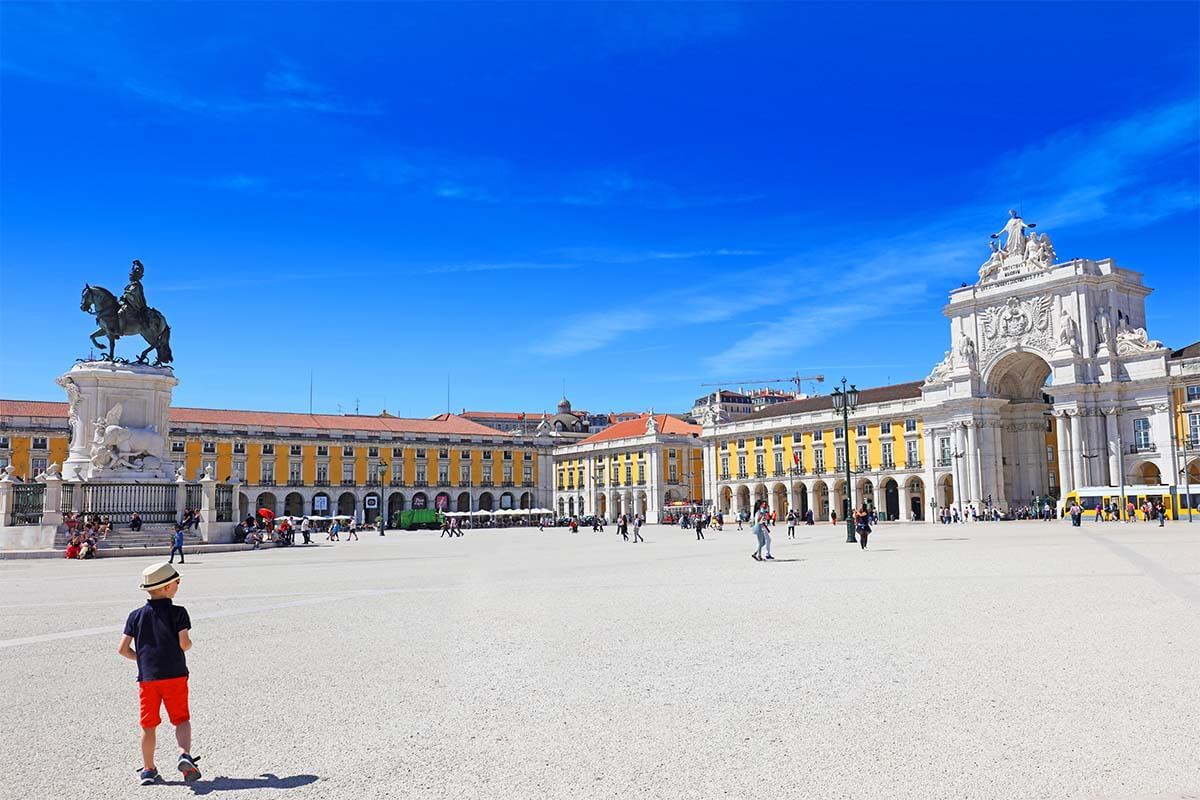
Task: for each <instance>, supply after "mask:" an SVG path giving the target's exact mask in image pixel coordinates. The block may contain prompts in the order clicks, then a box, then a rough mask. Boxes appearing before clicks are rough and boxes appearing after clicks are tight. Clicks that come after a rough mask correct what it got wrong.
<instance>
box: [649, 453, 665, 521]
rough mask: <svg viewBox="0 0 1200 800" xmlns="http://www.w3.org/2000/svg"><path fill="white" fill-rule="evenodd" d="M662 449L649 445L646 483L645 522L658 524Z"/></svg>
mask: <svg viewBox="0 0 1200 800" xmlns="http://www.w3.org/2000/svg"><path fill="white" fill-rule="evenodd" d="M661 455H662V448H661V447H660V445H659V444H658V443H654V444H651V445H650V457H649V464H648V467H649V470H650V476H649V478H650V479H649V480H648V481H646V521H647V522H658V510H659V507H660V504H661V503H662V475H661V474H660V473H661V472H662V460H661V458H660V456H661Z"/></svg>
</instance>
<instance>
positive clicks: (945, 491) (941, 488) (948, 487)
mask: <svg viewBox="0 0 1200 800" xmlns="http://www.w3.org/2000/svg"><path fill="white" fill-rule="evenodd" d="M937 487H938V490H937V503H938V507H939V508H940V507H943V506H945V507H949V506H952V505H954V476H953V475H951V474H950V473H949V472H947V473H944V474H942V475H940V476H938V479H937Z"/></svg>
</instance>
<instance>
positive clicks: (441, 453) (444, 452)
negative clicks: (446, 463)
mask: <svg viewBox="0 0 1200 800" xmlns="http://www.w3.org/2000/svg"><path fill="white" fill-rule="evenodd" d="M449 457H450V450H449V449H448V448H445V447H441V448H438V458H449Z"/></svg>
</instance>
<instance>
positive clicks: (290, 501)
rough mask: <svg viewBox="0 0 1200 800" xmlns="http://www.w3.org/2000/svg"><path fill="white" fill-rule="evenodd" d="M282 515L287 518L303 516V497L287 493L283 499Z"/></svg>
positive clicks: (298, 494)
mask: <svg viewBox="0 0 1200 800" xmlns="http://www.w3.org/2000/svg"><path fill="white" fill-rule="evenodd" d="M283 514H284V516H287V517H302V516H304V497H303V496H302V495H301V494H300V493H299V492H288V494H287V497H285V498H283Z"/></svg>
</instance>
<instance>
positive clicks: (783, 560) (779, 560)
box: [771, 558, 804, 564]
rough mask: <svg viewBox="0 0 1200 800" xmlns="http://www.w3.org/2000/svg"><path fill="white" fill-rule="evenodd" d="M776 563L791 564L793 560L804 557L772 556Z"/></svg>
mask: <svg viewBox="0 0 1200 800" xmlns="http://www.w3.org/2000/svg"><path fill="white" fill-rule="evenodd" d="M771 560H772V561H774V562H775V563H776V564H791V563H792V562H793V561H803V560H804V559H803V558H772V559H771Z"/></svg>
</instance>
